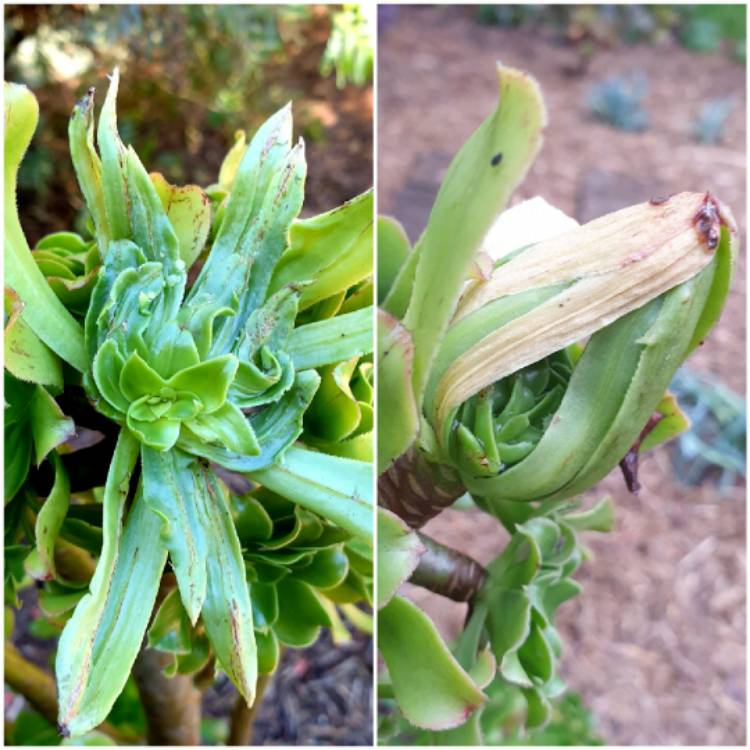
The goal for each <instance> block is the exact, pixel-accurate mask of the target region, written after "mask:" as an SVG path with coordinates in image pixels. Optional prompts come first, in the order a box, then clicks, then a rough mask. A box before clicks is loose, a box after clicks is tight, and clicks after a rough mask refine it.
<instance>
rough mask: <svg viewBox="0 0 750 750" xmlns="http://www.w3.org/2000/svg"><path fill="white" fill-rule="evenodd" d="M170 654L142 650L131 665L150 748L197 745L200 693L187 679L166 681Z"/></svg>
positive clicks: (177, 675) (177, 676)
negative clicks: (152, 746)
mask: <svg viewBox="0 0 750 750" xmlns="http://www.w3.org/2000/svg"><path fill="white" fill-rule="evenodd" d="M172 658H173V657H172V655H171V654H166V653H163V652H161V651H156V650H155V649H152V648H148V647H145V648H143V649H141V652H140V653H139V654H138V658H137V659H136V660H135V664H134V665H133V679H134V680H135V684H136V685H137V686H138V692H139V694H140V696H141V702H142V704H143V710H144V711H145V713H146V723H147V726H148V730H147V733H146V737H147V739H148V743H149V744H150V745H189V746H193V745H199V744H200V720H201V693H200V691H199V690H197V689H196V687H195V685H194V684H193V680H192V678H191V677H190V676H189V675H182V674H176V675H175V676H174V677H167V676H166V675H165V674H164V671H163V670H164V668H165V667H166V666H167V665H168V664H169V663H170V661H171V660H172Z"/></svg>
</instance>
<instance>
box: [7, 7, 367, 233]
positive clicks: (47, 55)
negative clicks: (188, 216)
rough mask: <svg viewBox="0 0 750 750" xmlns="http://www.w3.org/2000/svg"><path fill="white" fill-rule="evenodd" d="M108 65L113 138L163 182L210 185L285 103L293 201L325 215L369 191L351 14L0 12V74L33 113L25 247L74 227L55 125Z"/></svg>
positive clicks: (356, 26)
mask: <svg viewBox="0 0 750 750" xmlns="http://www.w3.org/2000/svg"><path fill="white" fill-rule="evenodd" d="M332 30H335V33H332ZM368 60H369V62H368ZM115 65H119V66H120V68H121V73H122V80H123V84H122V86H121V93H120V98H119V101H118V110H119V120H120V131H121V135H122V138H123V141H125V142H126V143H127V142H131V141H132V142H133V143H134V145H135V147H136V148H137V150H138V152H139V154H140V155H141V157H142V159H143V160H144V163H145V164H146V166H147V168H148V169H149V170H150V171H159V172H162V173H163V174H164V175H165V177H166V178H167V179H168V180H169V181H170V182H173V183H178V184H185V183H197V184H199V185H203V186H205V185H208V184H210V183H212V182H214V181H215V179H216V175H217V173H218V169H219V165H220V164H221V160H222V158H223V156H224V154H225V153H226V151H227V150H228V148H229V147H230V146H231V144H232V143H233V134H234V132H235V131H236V130H238V129H244V130H246V131H249V132H252V131H253V130H254V129H255V128H256V127H257V126H258V125H259V124H260V123H261V122H263V121H264V120H265V119H266V118H267V117H268V116H269V115H270V114H271V113H272V112H273V111H275V110H276V109H278V108H279V107H281V106H283V105H284V104H285V103H286V102H287V101H289V100H292V101H293V102H294V109H295V112H294V115H295V125H296V128H297V133H298V134H299V135H301V136H302V137H304V138H305V141H306V142H307V146H308V164H309V169H308V174H309V179H308V188H307V200H306V206H307V207H308V208H309V209H310V210H311V211H322V210H325V209H329V208H332V207H333V206H335V205H337V204H339V203H340V202H342V201H344V200H346V199H348V198H351V197H353V196H354V195H356V194H358V193H360V192H362V191H364V190H366V189H367V188H368V187H370V185H371V184H372V94H371V90H370V86H369V82H370V79H371V73H372V39H371V35H370V34H369V19H368V18H367V17H363V16H361V15H360V14H359V12H358V10H356V11H355V10H354V9H353V7H352V6H344V7H342V6H335V5H331V6H324V5H278V6H264V5H256V6H253V5H174V6H159V5H118V6H114V5H97V4H93V5H88V4H87V5H82V4H76V5H6V6H5V74H6V80H14V81H18V82H21V83H25V84H26V85H28V86H29V87H31V88H32V89H33V90H34V93H35V94H36V96H37V97H38V99H39V103H40V109H41V119H40V125H39V128H38V130H37V133H36V135H35V137H34V141H33V143H32V148H31V150H30V152H29V154H28V155H27V157H26V159H25V161H24V164H23V166H22V168H21V173H20V175H19V182H20V195H19V200H20V203H21V215H22V216H23V217H24V226H25V228H26V231H27V233H28V234H29V235H30V237H29V238H30V240H31V241H32V242H33V241H35V240H36V239H38V237H40V236H42V235H43V234H45V233H47V232H49V231H54V230H60V229H67V228H73V226H76V227H77V228H79V229H80V228H81V226H80V221H81V218H82V217H81V216H80V211H81V209H82V202H81V198H80V192H79V190H78V188H77V185H76V183H75V175H74V173H73V168H72V165H71V163H70V158H69V155H68V143H67V122H68V117H69V114H70V112H71V110H72V108H73V105H74V103H75V101H76V100H77V99H78V98H80V96H82V95H83V94H84V93H85V91H86V89H88V87H89V86H92V85H93V86H96V87H97V89H98V91H99V92H100V94H99V104H101V101H102V97H103V93H104V87H105V84H106V78H105V76H106V75H107V74H108V73H109V72H111V70H112V69H113V68H114V67H115ZM76 222H78V223H77V224H76Z"/></svg>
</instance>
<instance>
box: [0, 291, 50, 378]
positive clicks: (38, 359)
mask: <svg viewBox="0 0 750 750" xmlns="http://www.w3.org/2000/svg"><path fill="white" fill-rule="evenodd" d="M22 308H23V305H22V304H21V302H20V300H19V299H18V296H17V295H16V294H15V292H13V291H12V290H11V289H7V288H6V290H5V316H6V321H7V322H6V323H5V340H4V342H3V352H4V355H5V360H4V363H5V369H6V370H8V372H10V373H11V374H12V375H14V376H15V377H17V378H18V379H19V380H24V381H26V382H30V383H37V384H39V385H51V386H55V387H57V388H62V384H63V377H62V364H61V362H60V359H59V358H58V357H57V355H56V354H53V352H52V350H51V349H50V348H49V347H48V346H47V345H46V344H45V343H44V342H43V341H42V340H41V339H40V338H39V336H37V335H36V334H35V333H34V331H32V330H31V328H29V326H28V324H26V323H25V322H24V321H23V319H22V318H21V310H22Z"/></svg>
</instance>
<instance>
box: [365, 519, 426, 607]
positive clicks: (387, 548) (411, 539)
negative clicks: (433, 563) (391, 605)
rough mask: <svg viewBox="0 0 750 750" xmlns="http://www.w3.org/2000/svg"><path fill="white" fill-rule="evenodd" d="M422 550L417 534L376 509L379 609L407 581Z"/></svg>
mask: <svg viewBox="0 0 750 750" xmlns="http://www.w3.org/2000/svg"><path fill="white" fill-rule="evenodd" d="M424 549H425V548H424V545H423V544H422V542H421V541H420V540H419V536H418V535H417V533H416V532H414V531H412V530H411V529H410V528H409V527H408V526H407V525H406V524H405V523H404V522H403V521H402V520H401V519H400V518H399V517H398V516H397V515H395V514H394V513H391V512H390V511H389V510H386V509H385V508H378V559H377V563H378V583H377V588H376V590H377V595H378V609H380V608H381V607H384V606H385V605H386V604H388V602H389V601H390V600H391V598H392V597H393V595H394V594H395V593H396V591H397V589H398V587H399V586H400V585H401V584H402V583H403V582H404V581H406V580H408V578H409V576H410V575H411V574H412V573H413V572H414V569H415V568H416V567H417V565H418V563H419V558H420V556H421V555H422V553H423V552H424Z"/></svg>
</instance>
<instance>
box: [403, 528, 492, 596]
mask: <svg viewBox="0 0 750 750" xmlns="http://www.w3.org/2000/svg"><path fill="white" fill-rule="evenodd" d="M419 539H420V541H421V542H422V544H423V545H424V547H425V549H426V552H425V553H424V554H423V555H422V556H421V557H420V558H419V564H418V565H417V568H416V570H415V571H414V572H413V573H412V575H411V578H410V579H409V582H410V583H413V584H416V585H417V586H421V587H422V588H425V589H428V590H429V591H432V592H434V593H436V594H440V596H445V597H447V598H448V599H452V600H453V601H456V602H469V603H471V602H472V601H473V599H474V597H475V596H476V595H477V594H478V593H479V590H480V589H481V588H482V585H483V584H484V581H485V579H486V578H487V571H486V570H485V569H484V568H483V567H482V566H481V565H480V564H479V563H478V562H477V561H476V560H474V559H472V558H471V557H469V556H468V555H464V554H463V553H462V552H459V551H458V550H455V549H451V548H450V547H446V546H444V545H442V544H440V542H436V541H435V540H434V539H431V538H430V537H428V536H425V535H424V534H420V535H419Z"/></svg>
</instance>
